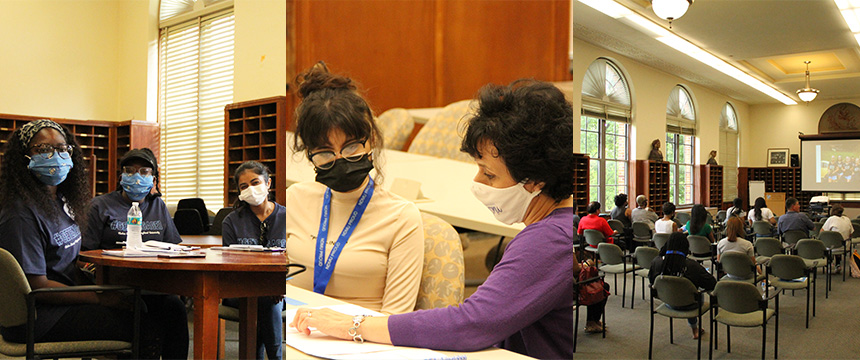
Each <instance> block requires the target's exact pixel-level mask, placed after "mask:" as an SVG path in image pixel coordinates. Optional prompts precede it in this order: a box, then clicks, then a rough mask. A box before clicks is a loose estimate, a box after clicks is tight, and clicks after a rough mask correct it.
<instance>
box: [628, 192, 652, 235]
mask: <svg viewBox="0 0 860 360" xmlns="http://www.w3.org/2000/svg"><path fill="white" fill-rule="evenodd" d="M636 205H637V208H635V209H633V211H631V212H630V214H631V215H630V220H632V221H633V222H637V221H642V222H646V223H648V227H650V228H651V230H654V222H655V221H657V213H656V212H654V210H652V209H651V208H649V207H648V198H646V197H645V195H639V196H637V197H636Z"/></svg>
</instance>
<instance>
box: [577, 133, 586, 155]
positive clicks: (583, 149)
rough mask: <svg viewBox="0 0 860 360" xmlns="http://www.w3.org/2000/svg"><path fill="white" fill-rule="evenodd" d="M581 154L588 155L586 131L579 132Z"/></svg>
mask: <svg viewBox="0 0 860 360" xmlns="http://www.w3.org/2000/svg"><path fill="white" fill-rule="evenodd" d="M579 152H580V153H583V154H586V153H588V132H587V131H584V130H583V131H580V132H579Z"/></svg>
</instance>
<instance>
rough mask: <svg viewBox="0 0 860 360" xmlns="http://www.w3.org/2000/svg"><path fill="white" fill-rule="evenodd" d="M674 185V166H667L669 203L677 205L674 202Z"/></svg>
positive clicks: (675, 201)
mask: <svg viewBox="0 0 860 360" xmlns="http://www.w3.org/2000/svg"><path fill="white" fill-rule="evenodd" d="M675 184H676V182H675V166H674V165H669V201H672V202H674V203H675V204H677V203H678V201H677V200H675Z"/></svg>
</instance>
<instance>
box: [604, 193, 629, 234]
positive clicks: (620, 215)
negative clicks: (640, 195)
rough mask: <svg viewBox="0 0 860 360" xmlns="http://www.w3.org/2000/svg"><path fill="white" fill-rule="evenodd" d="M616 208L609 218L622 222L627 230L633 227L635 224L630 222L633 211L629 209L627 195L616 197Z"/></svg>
mask: <svg viewBox="0 0 860 360" xmlns="http://www.w3.org/2000/svg"><path fill="white" fill-rule="evenodd" d="M614 200H615V208H613V209H612V211H610V212H609V217H610V218H611V219H612V220H618V221H620V222H621V225H624V228H625V229H629V228H630V227H631V226H633V222H632V221H630V214H631V212H632V209H630V208H629V207H627V194H618V195H615V199H614Z"/></svg>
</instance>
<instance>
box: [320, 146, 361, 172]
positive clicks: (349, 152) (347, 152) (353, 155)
mask: <svg viewBox="0 0 860 360" xmlns="http://www.w3.org/2000/svg"><path fill="white" fill-rule="evenodd" d="M365 143H367V139H364V140H358V141H355V142H351V143H349V144H346V145H344V146H343V147H342V148H341V149H340V157H342V158H343V159H345V160H346V161H349V162H356V161H359V160H361V158H362V156H364V155H365V154H366V153H367V150H366V149H365V146H364V144H365ZM308 158H309V159H311V162H312V163H313V164H314V166H315V167H316V168H317V169H319V170H328V169H331V168H332V166H334V161H335V160H337V154H335V152H334V151H330V150H328V151H320V152H315V153H310V152H309V153H308Z"/></svg>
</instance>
